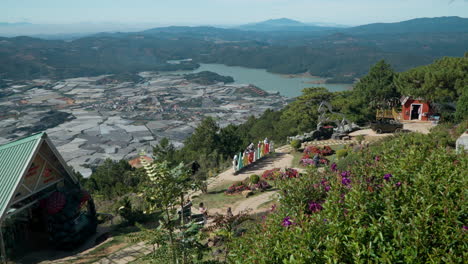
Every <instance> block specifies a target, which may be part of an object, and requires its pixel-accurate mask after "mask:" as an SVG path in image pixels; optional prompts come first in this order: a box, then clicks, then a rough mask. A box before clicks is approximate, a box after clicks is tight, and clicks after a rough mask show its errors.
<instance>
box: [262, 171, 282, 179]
mask: <svg viewBox="0 0 468 264" xmlns="http://www.w3.org/2000/svg"><path fill="white" fill-rule="evenodd" d="M279 176H281V170H280V168H274V169H271V170H266V171H264V172H263V174H262V178H263V179H265V180H276V179H277V178H278V177H279Z"/></svg>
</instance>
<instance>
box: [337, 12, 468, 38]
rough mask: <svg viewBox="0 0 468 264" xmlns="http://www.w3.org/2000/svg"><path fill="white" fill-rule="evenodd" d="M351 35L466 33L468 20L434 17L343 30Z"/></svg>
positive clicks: (454, 17)
mask: <svg viewBox="0 0 468 264" xmlns="http://www.w3.org/2000/svg"><path fill="white" fill-rule="evenodd" d="M343 31H344V32H347V33H351V34H401V33H423V32H425V33H429V32H433V33H438V32H464V33H466V32H468V18H462V17H456V16H453V17H435V18H416V19H411V20H407V21H402V22H397V23H374V24H368V25H362V26H357V27H352V28H347V29H343Z"/></svg>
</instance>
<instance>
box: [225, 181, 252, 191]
mask: <svg viewBox="0 0 468 264" xmlns="http://www.w3.org/2000/svg"><path fill="white" fill-rule="evenodd" d="M246 190H250V187H249V186H248V185H247V184H245V183H244V182H236V183H234V184H233V185H231V186H230V187H229V188H228V189H227V190H226V191H225V192H224V193H225V194H239V193H242V192H243V191H246Z"/></svg>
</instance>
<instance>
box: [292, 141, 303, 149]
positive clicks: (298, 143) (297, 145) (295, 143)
mask: <svg viewBox="0 0 468 264" xmlns="http://www.w3.org/2000/svg"><path fill="white" fill-rule="evenodd" d="M301 145H302V143H301V141H300V140H297V139H295V140H293V141H291V147H292V148H293V149H294V150H296V151H298V150H299V149H300V148H301Z"/></svg>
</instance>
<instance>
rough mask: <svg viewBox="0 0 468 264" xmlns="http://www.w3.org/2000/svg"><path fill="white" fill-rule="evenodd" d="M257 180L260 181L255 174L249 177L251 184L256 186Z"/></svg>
mask: <svg viewBox="0 0 468 264" xmlns="http://www.w3.org/2000/svg"><path fill="white" fill-rule="evenodd" d="M259 180H260V176H258V175H257V174H252V175H250V183H251V184H257V183H258V181H259Z"/></svg>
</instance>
